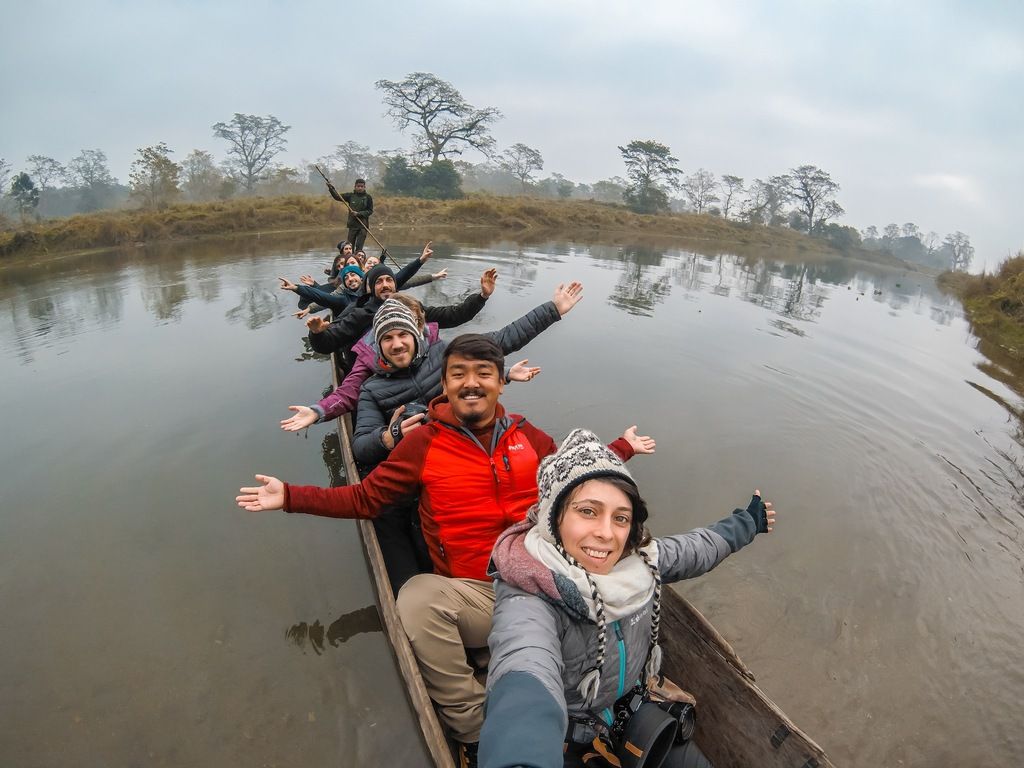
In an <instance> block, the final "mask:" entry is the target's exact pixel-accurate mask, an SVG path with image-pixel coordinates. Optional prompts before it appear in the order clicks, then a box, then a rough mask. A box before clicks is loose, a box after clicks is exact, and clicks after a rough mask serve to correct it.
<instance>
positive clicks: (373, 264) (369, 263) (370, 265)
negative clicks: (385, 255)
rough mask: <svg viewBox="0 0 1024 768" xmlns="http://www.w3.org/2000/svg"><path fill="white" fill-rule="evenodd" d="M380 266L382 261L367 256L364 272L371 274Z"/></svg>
mask: <svg viewBox="0 0 1024 768" xmlns="http://www.w3.org/2000/svg"><path fill="white" fill-rule="evenodd" d="M378 264H380V259H378V258H377V257H376V256H367V257H366V261H364V262H363V271H364V272H369V271H370V270H371V269H373V268H374V267H376V266H377V265H378Z"/></svg>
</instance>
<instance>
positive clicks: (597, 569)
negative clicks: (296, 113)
mask: <svg viewBox="0 0 1024 768" xmlns="http://www.w3.org/2000/svg"><path fill="white" fill-rule="evenodd" d="M632 522H633V504H632V502H631V501H630V500H629V497H628V496H627V495H626V494H625V493H624V492H623V491H622V490H621V489H619V488H616V487H615V486H614V485H612V484H611V483H609V482H607V481H605V480H587V481H586V482H585V483H581V484H580V485H579V486H577V487H576V488H575V489H573V492H572V494H571V495H570V496H569V498H568V499H567V500H566V502H565V503H564V504H563V505H562V512H561V517H560V519H559V521H558V536H559V538H560V539H561V540H562V546H563V547H565V551H566V552H568V553H569V554H570V555H572V556H573V557H574V558H575V559H576V561H577V562H578V563H579V564H580V565H582V566H583V568H584V569H585V570H587V571H589V572H590V573H597V574H601V575H605V574H609V573H611V571H612V568H614V567H615V564H616V563H617V562H619V559H620V558H621V557H622V553H623V552H624V551H625V550H626V542H627V541H628V540H629V533H630V527H631V524H632Z"/></svg>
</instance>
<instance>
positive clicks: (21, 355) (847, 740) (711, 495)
mask: <svg viewBox="0 0 1024 768" xmlns="http://www.w3.org/2000/svg"><path fill="white" fill-rule="evenodd" d="M420 237H421V235H420V234H418V233H417V234H413V233H409V234H405V235H403V236H402V237H396V235H395V234H391V235H390V239H391V240H392V241H394V242H404V243H406V245H405V246H395V248H394V252H395V253H396V254H398V255H400V256H401V258H403V259H408V258H411V257H412V256H413V255H414V254H415V253H418V250H419V242H420ZM422 237H423V239H426V235H425V234H424V235H422ZM440 239H441V238H438V240H440ZM331 242H333V241H332V240H331V239H330V233H327V234H324V233H320V234H304V235H288V236H285V237H278V238H267V237H263V238H258V239H257V238H252V239H245V240H234V241H222V242H213V243H204V244H202V245H178V246H174V247H163V248H155V247H154V248H148V249H140V250H135V251H130V252H127V253H106V254H96V255H91V256H84V257H77V258H66V259H53V260H47V261H43V262H41V263H37V264H30V265H8V266H6V267H4V268H2V269H0V361H2V370H3V377H2V379H0V412H2V413H3V418H4V422H5V423H4V429H3V440H2V442H0V467H2V477H3V480H2V490H3V500H4V504H3V508H2V510H0V600H2V606H3V618H2V626H3V630H2V647H3V653H2V654H0V764H2V765H5V766H7V765H9V766H57V765H62V766H63V765H82V766H93V765H97V766H98V765H125V766H134V765H138V766H143V765H167V766H192V765H211V766H213V765H223V766H228V765H261V766H262V765H266V766H293V765H294V766H299V765H337V764H345V765H367V766H372V765H382V766H383V765H409V766H415V765H422V764H424V762H425V758H424V757H423V753H422V750H421V747H420V744H419V742H418V739H417V737H416V735H415V731H414V729H413V724H412V718H411V716H410V714H409V712H408V710H407V706H406V703H405V699H404V695H403V692H402V690H401V688H400V686H399V682H398V677H397V674H396V672H395V671H394V668H393V665H392V662H391V657H390V654H389V651H388V649H387V647H386V645H385V640H384V636H383V635H382V634H381V632H380V629H379V625H378V622H377V617H376V613H375V610H374V608H373V596H372V593H371V588H370V585H369V581H368V577H367V574H366V570H365V566H364V563H363V558H362V554H361V550H360V547H359V543H358V539H357V536H356V531H355V527H354V525H353V524H352V523H350V522H347V521H332V520H323V519H317V518H312V517H304V516H295V517H286V516H285V515H282V514H262V515H253V514H247V513H244V512H242V511H241V510H239V509H237V508H236V507H235V506H234V502H233V497H234V495H235V492H236V489H237V488H238V487H239V485H241V484H244V483H246V482H247V481H249V480H251V477H252V474H253V473H254V472H264V473H271V474H277V475H278V476H280V477H282V478H285V479H287V480H290V481H293V482H298V483H318V484H327V483H329V482H330V480H331V477H332V473H335V474H336V469H334V467H336V450H337V449H336V444H335V443H334V442H333V441H332V439H331V438H330V437H329V435H330V431H329V430H328V429H326V428H325V427H323V426H315V427H314V428H312V429H311V430H309V433H308V435H294V434H286V433H283V432H281V431H280V430H279V429H278V427H277V422H278V420H279V419H281V418H283V417H285V416H286V415H287V412H286V410H285V407H286V406H287V405H289V404H292V403H308V402H312V401H315V400H316V399H317V398H318V396H319V393H320V391H321V389H322V388H323V386H324V385H325V383H326V382H327V381H328V377H329V373H328V370H329V369H328V365H327V363H326V362H324V361H323V360H319V359H315V358H313V357H312V356H310V355H309V354H308V353H307V352H306V349H305V347H304V344H303V331H304V328H303V327H302V325H301V323H300V322H299V321H297V320H295V319H293V318H292V317H291V316H290V314H291V312H292V311H293V309H294V307H293V304H294V301H292V299H293V298H294V297H293V296H292V294H285V293H282V292H281V291H278V290H277V289H276V282H275V280H274V277H275V276H276V275H279V274H280V275H286V276H290V277H293V278H295V277H298V275H300V274H302V273H305V272H316V273H319V270H320V269H321V268H322V266H323V263H324V262H325V261H326V260H327V259H328V258H329V251H330V243H331ZM463 242H464V241H463ZM436 251H437V255H436V264H434V265H432V269H433V270H436V269H438V268H440V267H442V266H444V267H448V269H449V271H450V273H451V276H450V278H449V279H448V280H447V281H444V282H440V283H435V284H434V285H432V286H428V287H427V288H425V289H422V288H421V289H417V291H418V292H419V295H420V297H421V298H423V299H424V300H426V301H427V302H428V303H442V302H445V301H448V300H454V299H456V298H457V297H459V296H460V295H462V294H463V293H464V292H465V291H467V290H470V289H474V288H475V286H477V284H478V278H479V274H480V273H481V272H482V271H483V270H484V269H485V268H487V267H490V266H496V267H497V268H498V271H499V274H500V278H499V287H498V290H497V292H496V293H495V295H494V297H493V298H492V299H491V300H490V302H488V305H487V307H486V308H485V310H484V311H483V312H482V313H481V315H480V316H479V317H478V318H477V320H476V321H475V322H474V324H473V327H475V328H483V329H491V328H496V327H498V326H500V325H503V324H505V323H507V322H508V321H510V320H512V319H514V318H515V317H518V316H519V315H521V314H523V313H525V312H526V311H527V310H528V309H530V308H531V307H533V306H535V305H536V304H538V303H540V302H542V301H544V300H546V299H548V298H549V297H550V295H551V293H552V291H553V289H554V287H555V285H556V284H557V283H558V282H560V281H567V280H570V279H579V280H581V281H583V283H584V285H585V294H584V300H583V302H582V303H581V304H579V305H578V306H577V307H576V309H575V310H574V311H573V312H572V313H571V314H570V315H569V316H567V317H566V318H565V320H564V321H563V322H561V323H558V324H557V325H556V326H555V327H553V328H552V329H551V330H550V331H548V332H547V333H545V334H544V335H543V336H541V337H540V338H539V339H537V340H536V341H535V342H534V343H533V344H532V345H530V346H529V347H528V348H527V349H526V351H525V352H524V353H523V354H522V355H521V356H522V357H526V356H528V357H529V359H530V361H531V362H532V363H533V364H535V365H540V366H542V367H543V373H542V374H541V376H540V377H539V378H538V379H536V380H535V381H534V382H533V383H530V384H527V385H518V384H517V385H513V386H511V387H509V388H507V389H506V395H505V402H506V404H507V405H508V406H510V407H511V408H512V409H514V410H516V411H519V412H523V413H526V414H528V415H530V416H531V418H532V420H533V421H534V422H535V423H537V424H538V425H540V426H541V427H543V428H545V429H546V430H547V431H548V432H550V433H551V434H552V435H554V436H555V437H556V438H561V437H562V436H564V435H565V434H566V432H568V431H569V430H570V429H571V428H572V427H574V426H588V427H590V428H592V429H595V430H596V431H597V432H598V433H599V434H601V435H602V436H603V437H605V438H607V439H611V438H613V437H615V436H616V435H618V434H620V433H621V432H622V430H623V429H624V428H625V427H628V426H630V425H631V424H638V425H639V426H640V430H641V432H642V433H649V434H652V435H654V436H655V437H656V438H657V441H658V451H657V454H656V455H654V456H652V457H642V458H639V459H637V460H636V462H635V463H634V464H633V465H632V468H633V470H634V472H635V474H636V476H637V478H638V481H639V482H640V485H641V488H642V489H643V491H644V494H645V496H647V498H648V502H649V503H650V506H651V509H652V522H653V527H654V529H655V531H656V532H659V533H671V532H678V531H681V530H686V529H688V528H690V527H693V526H696V525H701V524H705V523H710V522H713V521H715V520H717V519H718V518H719V517H721V516H723V515H724V514H726V513H728V512H729V511H731V510H732V508H733V507H734V506H736V505H739V504H742V503H744V502H745V501H746V500H747V499H748V498H749V494H750V492H751V490H752V489H753V488H754V487H759V488H761V489H762V490H763V491H764V493H765V495H766V497H767V498H769V499H772V500H773V501H774V502H775V504H776V506H777V508H778V509H779V510H780V518H781V522H780V524H779V525H778V528H777V531H776V533H775V534H773V535H772V536H771V537H763V538H760V539H758V541H757V542H756V543H755V544H754V545H753V546H752V547H750V548H749V549H747V550H744V551H743V552H742V553H740V554H739V555H737V556H736V557H735V558H732V559H730V560H729V561H728V562H726V563H725V564H723V565H722V567H721V568H719V569H718V570H716V571H715V572H714V573H712V574H710V575H708V576H706V577H705V578H703V579H699V580H696V581H693V582H689V583H686V584H684V585H682V588H681V591H682V592H683V593H684V594H686V595H687V596H688V597H689V598H690V599H691V600H693V601H694V602H695V603H696V605H697V606H698V607H699V608H700V609H701V610H703V611H704V612H705V614H706V615H707V616H708V617H709V618H710V619H711V621H712V622H713V623H714V624H715V626H716V627H717V628H718V629H719V630H720V631H721V632H722V633H723V634H724V635H725V636H726V637H727V638H728V639H729V640H730V641H731V642H732V643H733V644H734V646H735V647H736V649H737V651H738V652H739V653H740V655H741V656H742V657H743V658H744V660H745V661H746V662H747V664H748V665H749V666H750V667H751V668H752V669H753V670H754V672H755V673H756V674H757V676H758V682H759V684H760V685H761V686H762V688H763V689H764V690H765V691H766V692H767V693H768V695H769V696H771V697H772V698H774V699H775V701H777V702H778V703H779V704H780V706H782V707H783V709H785V710H786V711H787V713H788V714H789V715H790V716H791V717H792V718H793V719H794V720H795V721H796V722H797V723H798V724H799V725H800V726H801V727H802V728H804V730H806V731H807V732H808V733H810V734H811V735H812V736H813V737H814V738H816V739H817V740H818V741H819V742H820V743H821V745H822V746H823V747H824V748H825V750H826V751H827V752H828V753H829V754H830V755H831V756H832V758H833V759H834V760H835V761H836V763H837V764H838V765H846V766H880V765H886V766H897V765H906V766H942V765H953V764H962V765H980V764H982V763H986V764H996V765H1021V764H1024V714H1022V713H1024V707H1022V705H1021V697H1022V694H1024V640H1022V634H1024V599H1022V598H1024V537H1022V530H1024V513H1022V509H1024V506H1022V500H1021V494H1022V489H1024V474H1022V471H1021V467H1022V464H1021V457H1022V455H1024V451H1022V449H1021V447H1020V445H1019V444H1018V442H1017V440H1018V438H1019V431H1020V426H1019V421H1018V420H1017V418H1016V417H1014V416H1012V413H1013V409H1014V408H1016V407H1019V403H1020V400H1021V398H1020V396H1019V395H1017V394H1015V389H1019V388H1020V383H1019V382H1020V379H1019V378H1017V376H1018V374H1017V373H1015V372H1014V371H1012V370H1008V369H1007V368H1005V367H1004V366H1001V365H999V364H996V363H992V362H991V361H989V360H988V359H987V358H985V357H984V356H983V355H982V354H981V353H979V352H978V351H977V349H976V346H977V342H976V340H975V339H973V337H972V336H971V334H970V332H969V329H968V327H967V324H966V323H965V321H964V320H963V318H962V316H961V313H960V309H959V306H958V305H957V304H956V303H955V302H954V301H951V300H950V299H948V298H946V297H944V296H943V295H941V294H940V293H939V292H938V291H937V290H936V288H935V287H934V285H933V284H932V282H931V281H930V280H929V279H928V278H925V277H923V276H921V275H918V274H915V273H910V274H905V273H901V272H898V271H886V270H882V269H880V268H872V267H869V266H865V265H857V264H851V263H845V262H811V263H803V262H801V261H800V260H799V259H798V258H794V257H787V256H786V255H785V254H773V253H762V254H759V255H745V256H744V255H735V254H731V253H723V254H719V253H715V252H713V251H708V252H704V253H700V252H693V251H689V250H681V249H679V248H678V247H673V246H668V245H661V246H658V245H657V244H649V245H648V246H645V247H644V248H635V247H627V246H623V245H622V244H616V243H614V242H607V243H605V244H587V243H577V242H547V243H534V244H532V245H529V246H521V245H514V244H511V243H502V242H494V243H484V242H482V241H481V242H478V243H477V244H473V245H467V244H456V243H455V242H452V241H449V242H447V243H445V242H441V243H440V244H439V245H437V246H436Z"/></svg>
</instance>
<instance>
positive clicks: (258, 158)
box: [213, 112, 291, 192]
mask: <svg viewBox="0 0 1024 768" xmlns="http://www.w3.org/2000/svg"><path fill="white" fill-rule="evenodd" d="M290 130H291V126H290V125H284V124H283V123H282V122H281V121H280V120H278V119H277V118H276V117H274V116H273V115H267V116H266V117H259V116H257V115H243V114H240V113H238V112H236V113H235V116H234V117H233V118H231V122H229V123H214V124H213V135H214V136H217V137H219V138H222V139H226V140H227V142H228V143H229V144H230V145H231V146H230V148H229V149H228V167H229V168H230V169H231V171H232V172H234V173H235V174H236V175H237V177H238V180H239V181H241V182H242V183H243V184H244V185H245V188H246V190H247V191H248V192H252V190H253V187H255V186H256V182H257V181H259V180H260V179H261V178H262V177H263V175H264V174H265V172H266V171H267V168H268V167H269V166H270V163H271V162H272V161H273V159H274V158H275V157H276V156H277V155H278V154H280V153H281V152H282V151H283V150H284V147H285V144H287V143H288V140H287V139H286V138H284V135H285V134H286V133H288V131H290Z"/></svg>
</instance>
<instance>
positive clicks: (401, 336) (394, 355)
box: [379, 330, 416, 368]
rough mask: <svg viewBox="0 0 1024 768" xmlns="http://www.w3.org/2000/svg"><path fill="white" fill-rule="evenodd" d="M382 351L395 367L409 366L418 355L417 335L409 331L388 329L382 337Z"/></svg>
mask: <svg viewBox="0 0 1024 768" xmlns="http://www.w3.org/2000/svg"><path fill="white" fill-rule="evenodd" d="M379 343H380V353H381V354H382V355H384V359H385V360H387V361H388V362H389V363H391V365H392V366H394V367H395V368H408V367H409V366H410V365H412V360H413V357H415V356H416V337H415V336H413V335H412V334H411V333H409V332H408V331H403V330H394V331H388V332H387V333H385V334H384V335H383V336H381V339H380V342H379Z"/></svg>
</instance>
